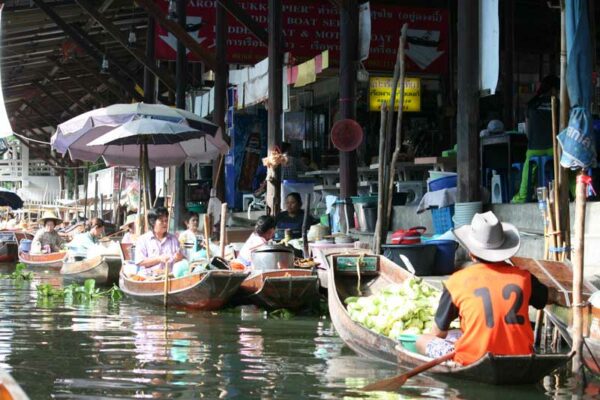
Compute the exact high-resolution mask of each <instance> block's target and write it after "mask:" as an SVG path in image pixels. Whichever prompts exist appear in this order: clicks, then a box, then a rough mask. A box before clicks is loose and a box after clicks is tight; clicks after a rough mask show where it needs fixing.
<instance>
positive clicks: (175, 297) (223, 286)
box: [119, 270, 249, 311]
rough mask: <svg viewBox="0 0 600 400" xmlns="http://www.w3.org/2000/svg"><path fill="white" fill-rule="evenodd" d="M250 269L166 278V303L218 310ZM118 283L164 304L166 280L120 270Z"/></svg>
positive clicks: (140, 297)
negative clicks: (246, 270)
mask: <svg viewBox="0 0 600 400" xmlns="http://www.w3.org/2000/svg"><path fill="white" fill-rule="evenodd" d="M248 275H249V272H236V271H230V270H212V271H205V272H201V273H193V274H190V275H186V276H184V277H181V278H172V279H169V280H168V281H167V306H173V307H179V308H187V309H196V310H209V311H210V310H218V309H219V308H222V307H223V306H224V305H225V304H226V303H227V302H228V301H229V299H230V298H231V297H232V296H233V295H234V294H235V293H236V292H237V291H238V289H239V287H240V285H241V284H242V282H243V281H244V279H246V277H247V276H248ZM119 287H120V288H121V290H122V291H123V292H124V293H125V294H126V295H128V296H131V297H132V298H134V299H136V300H139V301H143V302H147V303H152V304H164V294H165V280H164V279H162V280H134V279H132V278H129V277H127V276H125V274H123V273H121V275H120V278H119Z"/></svg>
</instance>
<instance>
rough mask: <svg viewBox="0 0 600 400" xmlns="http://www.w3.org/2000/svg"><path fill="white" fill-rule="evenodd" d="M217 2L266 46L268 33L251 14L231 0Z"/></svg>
mask: <svg viewBox="0 0 600 400" xmlns="http://www.w3.org/2000/svg"><path fill="white" fill-rule="evenodd" d="M218 3H219V4H220V5H221V6H222V7H223V8H225V9H226V10H227V12H228V13H229V14H231V15H232V16H233V17H234V18H235V19H237V20H238V22H239V23H240V24H242V25H244V26H245V27H246V28H248V30H249V31H250V33H251V34H253V35H254V36H255V37H256V38H257V39H258V40H260V42H261V43H262V44H263V45H265V46H268V45H269V34H268V33H267V31H265V30H264V29H263V27H262V26H260V25H259V24H258V22H256V21H255V20H254V19H253V18H252V17H251V16H250V14H248V13H247V12H246V10H244V9H243V8H242V7H240V5H239V4H237V3H236V2H235V1H233V0H219V1H218Z"/></svg>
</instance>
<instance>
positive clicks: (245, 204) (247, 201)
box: [242, 193, 254, 211]
mask: <svg viewBox="0 0 600 400" xmlns="http://www.w3.org/2000/svg"><path fill="white" fill-rule="evenodd" d="M253 201H254V195H253V194H252V193H248V194H245V195H243V196H242V211H248V205H249V204H250V203H252V202H253Z"/></svg>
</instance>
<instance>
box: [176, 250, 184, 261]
mask: <svg viewBox="0 0 600 400" xmlns="http://www.w3.org/2000/svg"><path fill="white" fill-rule="evenodd" d="M184 258H185V257H184V256H183V254H181V253H179V252H177V253H175V257H173V261H175V262H177V261H181V260H183V259H184Z"/></svg>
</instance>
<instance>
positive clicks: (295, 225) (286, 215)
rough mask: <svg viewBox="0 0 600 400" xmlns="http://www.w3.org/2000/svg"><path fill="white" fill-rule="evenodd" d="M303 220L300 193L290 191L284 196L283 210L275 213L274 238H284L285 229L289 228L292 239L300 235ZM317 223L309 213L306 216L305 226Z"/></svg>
mask: <svg viewBox="0 0 600 400" xmlns="http://www.w3.org/2000/svg"><path fill="white" fill-rule="evenodd" d="M303 222H304V210H302V199H301V198H300V194H299V193H297V192H292V193H290V194H288V195H287V196H286V198H285V211H283V212H280V213H279V214H278V215H277V220H276V225H277V228H276V231H275V240H282V239H283V238H284V234H285V230H286V229H289V230H290V232H291V236H292V239H299V238H301V237H302V224H303ZM316 223H318V221H317V220H315V219H314V218H313V217H312V216H311V215H309V216H308V221H307V224H308V225H307V226H311V225H314V224H316Z"/></svg>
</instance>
